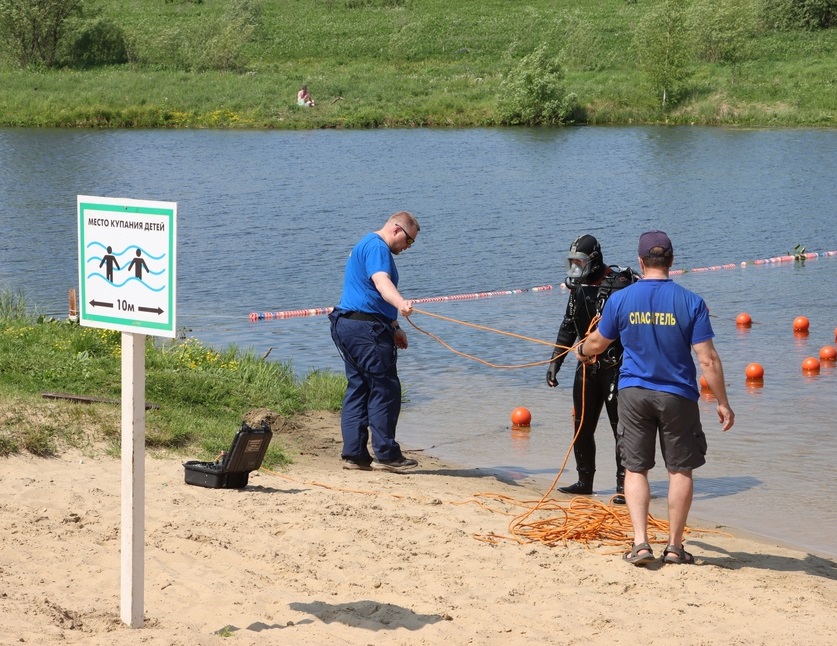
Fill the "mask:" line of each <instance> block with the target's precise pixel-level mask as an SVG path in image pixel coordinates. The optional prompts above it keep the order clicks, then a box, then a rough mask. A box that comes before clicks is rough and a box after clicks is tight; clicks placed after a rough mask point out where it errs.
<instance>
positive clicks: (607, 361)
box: [546, 235, 639, 504]
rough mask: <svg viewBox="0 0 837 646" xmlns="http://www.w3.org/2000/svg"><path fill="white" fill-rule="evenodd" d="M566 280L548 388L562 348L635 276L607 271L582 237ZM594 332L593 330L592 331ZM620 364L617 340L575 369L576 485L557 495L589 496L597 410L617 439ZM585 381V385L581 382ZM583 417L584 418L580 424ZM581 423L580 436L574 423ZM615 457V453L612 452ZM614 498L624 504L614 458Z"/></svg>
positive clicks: (589, 239) (621, 473)
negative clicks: (604, 413) (567, 293)
mask: <svg viewBox="0 0 837 646" xmlns="http://www.w3.org/2000/svg"><path fill="white" fill-rule="evenodd" d="M566 264H567V279H566V281H565V284H566V286H567V288H568V289H569V290H570V297H569V300H568V301H567V310H566V313H565V314H564V320H563V321H561V326H560V327H559V328H558V338H557V339H556V340H555V345H556V346H559V347H556V348H555V350H553V352H552V362H551V363H550V364H549V368H547V371H546V383H547V385H549V386H550V387H551V388H554V387H555V386H557V385H558V379H557V377H558V371H559V370H560V369H561V364H562V363H564V358H565V356H566V352H567V348H569V347H571V346H573V345H574V344H575V342H576V340H577V339H583V338H584V337H585V336H587V334H588V333H589V332H591V331H592V330H590V329H589V328H590V323H591V322H592V321H593V318H594V317H595V316H596V315H597V314H601V312H602V308H604V304H605V302H606V301H607V299H608V297H609V296H610V294H611V292H613V291H614V290H617V289H622V288H623V287H627V286H628V285H632V284H633V283H635V282H636V281H637V280H639V275H638V274H637V273H636V272H634V271H633V270H632V269H630V268H624V269H623V268H620V267H617V266H615V265H611V266H607V265H605V264H604V260H603V258H602V249H601V247H600V246H599V242H598V240H596V238H594V237H593V236H591V235H583V236H581V237H579V238H576V240H575V241H574V242H573V243H572V245H571V246H570V251H569V253H568V254H567V261H566ZM594 327H595V326H594ZM621 363H622V345H621V344H620V343H619V340H618V339H617V340H616V341H615V342H614V343H613V344H611V345H610V347H608V349H607V350H606V351H605V352H604V353H603V354H601V355H599V356H598V357H597V358H596V361H595V362H594V363H591V364H588V365H585V364H582V363H580V362H579V363H578V365H577V366H576V371H575V380H574V382H573V436H575V434H576V433H578V437H577V439H576V441H575V444H574V445H573V451H574V453H575V463H576V469H577V470H578V482H576V483H575V484H572V485H569V486H567V487H559V489H558V490H559V491H562V492H564V493H569V494H578V495H589V494H592V493H593V475H594V474H595V472H596V440H595V438H594V433H595V431H596V426H597V425H598V423H599V415H600V414H601V412H602V406H604V407H605V408H606V409H607V416H608V419H609V421H610V426H611V428H612V429H613V437H614V440H615V439H616V423H617V421H618V414H617V400H616V397H617V387H618V380H619V366H620V364H621ZM585 378H586V385H585V384H584V380H585ZM582 412H583V418H582ZM579 422H581V430H580V432H579V428H578V423H579ZM614 452H615V450H614ZM616 493H617V496H616V497H615V498H614V502H615V503H617V504H625V497H624V495H623V494H624V493H625V468H624V467H623V466H622V465H621V464H619V455H618V454H616Z"/></svg>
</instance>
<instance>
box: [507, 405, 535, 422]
mask: <svg viewBox="0 0 837 646" xmlns="http://www.w3.org/2000/svg"><path fill="white" fill-rule="evenodd" d="M511 422H512V424H513V425H514V426H529V425H530V424H531V423H532V413H530V412H529V409H528V408H524V407H523V406H518V407H517V408H515V409H514V410H513V411H512V414H511Z"/></svg>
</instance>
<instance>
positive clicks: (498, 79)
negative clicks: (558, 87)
mask: <svg viewBox="0 0 837 646" xmlns="http://www.w3.org/2000/svg"><path fill="white" fill-rule="evenodd" d="M661 1H662V0H653V1H652V0H648V1H638V2H630V1H626V0H576V1H570V0H524V1H523V2H509V1H507V0H460V1H457V2H450V1H449V0H285V1H279V0H263V1H262V2H251V1H250V0H233V1H226V0H204V1H203V2H200V3H198V2H196V1H194V0H173V1H169V2H166V1H164V0H149V1H147V2H127V3H126V2H118V1H117V0H98V1H97V2H95V3H92V2H91V3H88V6H89V7H90V9H92V8H96V9H97V12H98V15H99V19H100V20H105V21H106V22H105V23H104V24H106V25H109V27H108V28H109V29H111V30H112V31H114V32H117V31H118V33H120V34H121V35H123V36H124V42H125V57H126V62H123V63H120V64H111V65H104V66H102V65H97V66H88V67H84V66H83V65H80V64H74V65H68V66H65V67H59V68H57V69H35V68H32V67H27V68H25V69H21V68H20V67H19V66H17V65H15V64H14V62H13V61H12V59H11V58H10V57H9V56H8V55H6V57H5V58H4V59H0V85H2V87H3V92H2V94H0V125H6V126H61V127H77V126H81V127H88V126H93V127H212V128H215V127H219V128H252V127H255V128H323V127H382V126H398V127H411V126H487V125H497V124H499V123H501V122H502V114H501V111H500V109H499V102H500V98H501V97H502V96H503V93H504V91H505V90H504V85H503V83H504V80H505V79H507V78H508V77H509V75H510V74H511V73H513V71H514V69H515V66H516V65H517V64H518V63H519V62H520V61H521V59H523V57H525V56H526V55H528V54H530V53H532V52H533V51H535V50H536V49H537V48H539V47H541V46H545V47H546V50H547V52H548V54H549V55H550V56H551V57H554V58H555V59H557V60H559V61H560V62H561V67H562V70H563V74H564V78H563V80H562V83H563V85H564V88H565V90H566V92H570V93H574V94H575V95H577V97H578V101H579V103H580V105H581V107H582V108H583V110H582V118H581V119H579V120H580V121H582V122H585V123H590V124H623V123H659V122H668V123H697V124H739V125H758V126H795V125H807V126H811V125H813V126H835V125H837V29H835V28H831V29H825V30H818V31H808V30H802V29H796V30H781V31H780V30H776V29H775V28H772V27H770V26H768V25H765V24H764V21H763V19H762V18H763V16H762V17H760V16H761V13H760V11H761V12H762V13H763V6H764V1H765V0H751V1H749V0H737V2H736V3H735V5H736V7H738V13H737V14H735V16H734V18H735V21H736V22H735V26H736V30H735V31H723V30H722V29H721V28H718V30H715V31H711V30H708V28H707V27H706V25H707V21H706V20H702V19H701V16H702V14H701V13H700V11H702V10H705V9H706V7H709V8H710V9H711V8H712V7H714V6H716V5H717V3H718V1H719V0H714V2H715V3H716V4H715V5H713V4H712V2H713V0H693V1H691V2H684V3H683V7H684V12H685V13H684V21H685V22H684V24H685V25H686V28H687V29H686V32H685V36H684V40H683V42H682V43H681V44H680V45H678V47H679V48H680V49H682V50H683V51H684V52H686V53H687V54H688V56H687V63H686V67H687V69H686V70H685V72H686V74H685V76H684V78H683V79H682V80H681V81H679V82H678V86H677V88H676V90H677V92H676V95H674V96H672V97H671V98H670V100H669V101H668V103H667V104H666V105H664V106H663V105H662V104H661V102H660V96H659V93H658V91H657V90H656V89H655V87H654V84H653V79H652V78H651V77H650V76H649V73H648V70H647V69H646V68H644V67H643V66H642V65H641V64H640V56H639V45H638V40H637V38H638V36H637V34H638V28H639V26H640V25H642V24H644V21H645V20H646V18H647V16H648V15H649V12H652V11H654V10H655V9H657V8H659V6H660V4H661ZM721 4H723V3H721ZM90 9H88V13H89V14H90V15H92V11H90ZM707 15H714V14H711V12H710V14H707ZM701 25H703V27H702V28H701ZM713 37H714V38H716V40H717V39H718V37H720V38H721V39H722V40H723V39H724V38H726V42H727V43H734V44H735V48H734V49H732V50H730V48H729V47H728V48H727V49H726V50H724V49H723V48H720V46H719V45H718V44H717V43H715V44H714V45H713V44H712V42H710V41H711V38H713ZM710 45H712V47H714V49H712V48H711V47H710ZM724 52H726V53H724ZM730 52H731V53H730ZM67 56H69V55H67ZM67 60H68V61H69V60H71V59H70V58H67ZM302 83H307V84H308V85H309V87H310V90H311V92H312V94H313V96H314V99H315V100H316V101H317V106H316V107H315V108H299V107H297V106H296V105H295V97H296V91H297V90H298V89H299V86H300V84H302Z"/></svg>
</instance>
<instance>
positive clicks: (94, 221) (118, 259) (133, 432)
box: [78, 195, 177, 628]
mask: <svg viewBox="0 0 837 646" xmlns="http://www.w3.org/2000/svg"><path fill="white" fill-rule="evenodd" d="M78 239H79V285H80V298H79V322H80V323H81V325H85V326H88V327H97V328H105V329H110V330H120V331H121V332H122V532H121V538H122V540H121V548H122V552H121V563H122V579H121V580H122V586H121V593H122V594H121V605H120V616H121V618H122V621H124V622H125V623H126V624H128V625H129V626H131V628H140V627H142V625H143V619H144V608H143V603H144V598H143V592H144V590H143V584H144V578H145V568H144V555H145V549H144V547H145V546H144V538H145V337H146V334H150V335H152V336H163V337H169V338H174V336H175V334H176V328H175V321H176V316H175V305H176V302H177V298H176V296H177V294H176V285H177V280H176V263H175V256H176V248H177V204H176V203H174V202H152V201H147V200H131V199H119V198H103V197H89V196H85V195H79V196H78Z"/></svg>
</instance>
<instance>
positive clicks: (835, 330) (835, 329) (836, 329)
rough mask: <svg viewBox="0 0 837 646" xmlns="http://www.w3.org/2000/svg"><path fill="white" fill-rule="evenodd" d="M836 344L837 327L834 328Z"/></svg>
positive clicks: (835, 341)
mask: <svg viewBox="0 0 837 646" xmlns="http://www.w3.org/2000/svg"><path fill="white" fill-rule="evenodd" d="M834 343H837V327H836V328H834Z"/></svg>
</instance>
